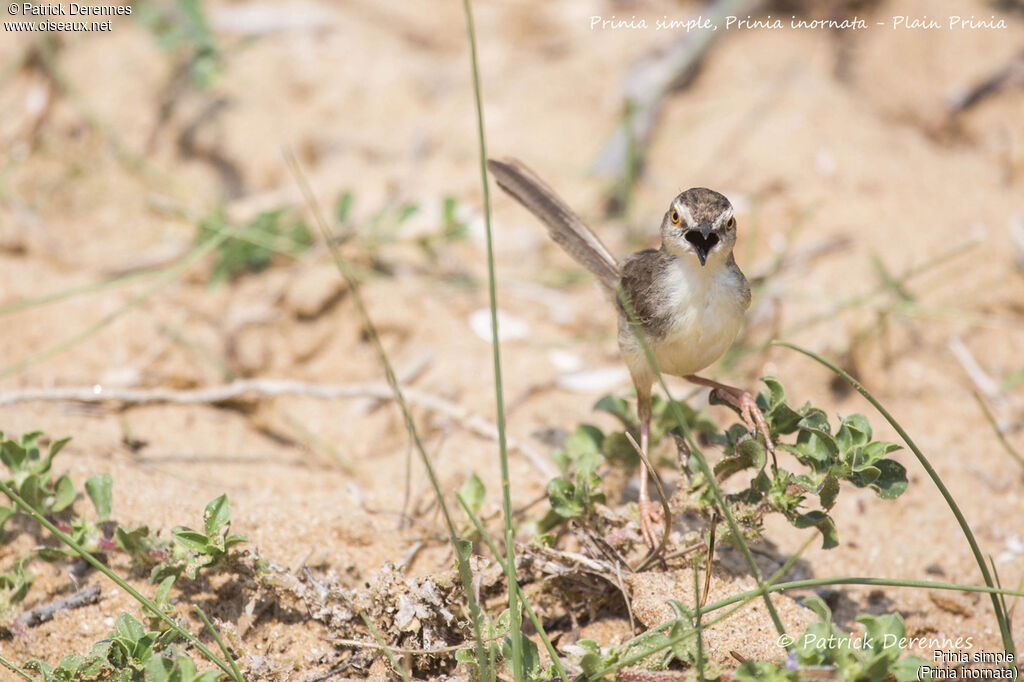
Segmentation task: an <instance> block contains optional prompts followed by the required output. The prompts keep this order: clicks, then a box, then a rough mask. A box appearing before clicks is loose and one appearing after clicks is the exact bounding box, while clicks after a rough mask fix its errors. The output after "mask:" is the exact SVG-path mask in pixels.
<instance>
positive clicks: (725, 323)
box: [652, 260, 747, 376]
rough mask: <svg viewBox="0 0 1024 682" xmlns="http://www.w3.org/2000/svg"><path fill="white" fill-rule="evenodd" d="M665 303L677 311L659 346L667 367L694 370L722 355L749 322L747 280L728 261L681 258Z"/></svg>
mask: <svg viewBox="0 0 1024 682" xmlns="http://www.w3.org/2000/svg"><path fill="white" fill-rule="evenodd" d="M667 274H668V278H667V280H668V281H667V282H666V284H667V287H666V292H667V294H668V295H667V296H666V300H665V305H666V306H669V307H671V308H672V310H674V311H675V312H674V313H673V315H672V318H673V320H674V324H673V325H672V327H671V328H670V329H669V330H668V333H666V334H665V336H663V337H662V338H661V339H659V340H658V341H657V342H656V343H655V344H654V345H653V349H652V350H653V351H654V356H655V358H657V360H658V365H659V367H661V369H662V371H664V372H667V373H669V374H674V375H676V376H685V375H687V374H694V373H696V372H699V371H700V370H702V369H704V368H705V367H707V366H708V365H710V364H711V363H713V362H714V361H715V360H717V359H718V358H720V357H721V356H722V354H723V353H725V351H726V350H727V349H728V348H729V346H730V345H731V344H732V342H733V340H734V339H735V338H736V334H737V332H738V331H739V329H740V324H741V323H742V322H743V313H744V311H745V310H746V306H747V299H746V298H745V297H744V293H743V292H744V291H745V290H746V282H745V281H743V275H742V273H740V272H739V270H738V269H737V268H736V267H735V266H734V265H732V266H730V265H726V264H725V263H721V262H719V263H715V264H710V263H709V264H708V267H704V268H702V267H697V266H696V264H695V263H689V262H687V261H684V260H677V261H676V262H675V263H674V265H673V267H671V268H669V270H668V273H667Z"/></svg>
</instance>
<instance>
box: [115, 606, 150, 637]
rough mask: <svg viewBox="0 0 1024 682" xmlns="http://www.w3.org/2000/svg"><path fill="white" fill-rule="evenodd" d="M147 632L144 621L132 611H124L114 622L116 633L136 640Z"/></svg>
mask: <svg viewBox="0 0 1024 682" xmlns="http://www.w3.org/2000/svg"><path fill="white" fill-rule="evenodd" d="M145 634H146V631H145V630H144V629H143V627H142V623H140V622H139V621H138V619H137V618H135V616H133V615H131V614H130V613H122V614H121V615H120V616H118V617H117V620H116V621H115V622H114V635H115V636H119V637H123V638H125V639H130V640H131V641H132V642H136V641H138V640H140V639H142V637H143V636H144V635H145Z"/></svg>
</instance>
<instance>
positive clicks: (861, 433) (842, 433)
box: [836, 414, 871, 454]
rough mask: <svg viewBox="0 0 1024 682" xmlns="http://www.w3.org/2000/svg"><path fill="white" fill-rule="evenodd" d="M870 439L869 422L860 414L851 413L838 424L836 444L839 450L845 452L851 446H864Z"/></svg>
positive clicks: (851, 447) (850, 448)
mask: <svg viewBox="0 0 1024 682" xmlns="http://www.w3.org/2000/svg"><path fill="white" fill-rule="evenodd" d="M870 441H871V424H870V423H869V422H868V419H867V417H865V416H864V415H862V414H851V415H850V416H849V417H846V418H845V419H843V420H842V422H841V423H840V424H839V430H838V431H836V444H837V445H838V446H839V451H840V452H842V453H844V454H845V453H847V452H849V451H850V450H852V449H853V448H859V447H864V446H865V445H867V444H868V442H870Z"/></svg>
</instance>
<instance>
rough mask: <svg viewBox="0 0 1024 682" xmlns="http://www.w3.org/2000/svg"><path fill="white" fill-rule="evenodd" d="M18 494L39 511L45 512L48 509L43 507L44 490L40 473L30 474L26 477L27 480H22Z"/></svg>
mask: <svg viewBox="0 0 1024 682" xmlns="http://www.w3.org/2000/svg"><path fill="white" fill-rule="evenodd" d="M18 494H19V495H21V496H22V498H24V500H25V501H26V502H28V504H29V506H31V507H32V508H33V509H35V510H36V511H38V512H41V513H45V511H46V510H44V509H42V504H43V491H42V490H41V489H40V485H39V475H38V474H29V475H28V476H26V477H25V480H24V481H22V482H21V489H20V490H19V491H18Z"/></svg>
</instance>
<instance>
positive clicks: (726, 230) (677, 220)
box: [661, 187, 736, 267]
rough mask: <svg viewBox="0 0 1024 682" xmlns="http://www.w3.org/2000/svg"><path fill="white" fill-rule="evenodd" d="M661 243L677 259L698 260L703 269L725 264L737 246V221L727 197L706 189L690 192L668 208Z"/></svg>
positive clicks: (696, 189)
mask: <svg viewBox="0 0 1024 682" xmlns="http://www.w3.org/2000/svg"><path fill="white" fill-rule="evenodd" d="M661 241H662V244H663V246H664V248H665V249H667V250H668V251H669V252H670V253H671V254H672V255H674V256H676V257H677V258H697V260H699V261H700V264H701V267H704V266H705V265H707V264H708V263H712V264H714V263H716V262H720V261H722V260H724V259H725V258H727V257H728V256H729V254H730V253H732V247H733V245H734V244H736V219H735V218H733V216H732V204H730V203H729V200H728V199H726V198H725V197H724V196H722V195H721V194H719V193H718V192H715V191H713V190H710V189H705V188H704V187H694V188H693V189H688V190H686V191H685V192H683V193H682V194H680V195H679V196H677V197H676V198H675V199H673V200H672V205H671V206H669V207H668V211H667V212H666V213H665V218H664V220H662V222H661Z"/></svg>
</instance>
